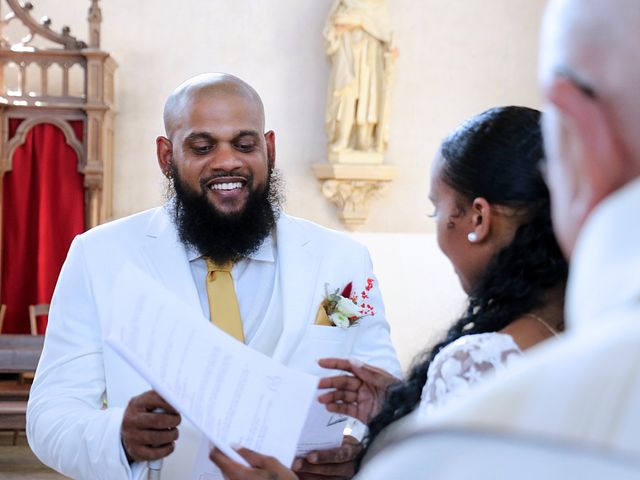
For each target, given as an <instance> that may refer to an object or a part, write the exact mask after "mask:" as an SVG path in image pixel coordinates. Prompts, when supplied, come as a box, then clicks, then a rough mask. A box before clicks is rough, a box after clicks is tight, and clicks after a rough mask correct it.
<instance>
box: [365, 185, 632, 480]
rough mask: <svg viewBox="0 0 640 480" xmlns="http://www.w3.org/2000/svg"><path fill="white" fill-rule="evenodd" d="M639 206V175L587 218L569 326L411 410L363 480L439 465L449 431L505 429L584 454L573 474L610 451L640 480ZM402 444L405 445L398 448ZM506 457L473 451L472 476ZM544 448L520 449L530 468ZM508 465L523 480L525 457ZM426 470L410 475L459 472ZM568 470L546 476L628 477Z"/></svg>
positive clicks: (453, 446) (489, 472) (490, 472)
mask: <svg viewBox="0 0 640 480" xmlns="http://www.w3.org/2000/svg"><path fill="white" fill-rule="evenodd" d="M639 209H640V179H638V180H635V181H634V182H632V183H630V184H629V185H627V186H626V187H624V188H622V189H621V190H619V191H618V192H616V193H614V194H613V195H611V196H609V197H608V198H607V199H605V200H604V201H603V202H601V204H600V205H598V206H597V207H596V209H595V210H594V211H593V212H592V213H591V215H590V216H589V218H588V219H587V221H586V223H585V225H584V227H583V229H582V231H581V233H580V235H579V238H578V242H577V244H576V248H575V251H574V253H573V257H572V259H571V267H570V275H569V283H568V286H567V297H566V323H567V329H568V330H567V332H565V333H564V334H563V335H561V336H560V337H557V338H555V339H552V340H549V341H547V342H544V343H543V344H541V345H540V346H538V347H535V348H534V349H531V350H529V351H528V352H527V357H526V360H523V361H522V362H521V363H520V364H519V365H517V366H514V368H512V369H509V370H507V371H505V372H503V373H502V374H501V375H499V376H498V377H497V378H495V379H494V380H492V381H489V382H487V383H485V384H483V385H479V386H478V388H477V389H475V390H474V391H473V392H470V393H469V396H468V397H466V398H463V399H454V400H453V401H451V402H450V404H449V405H447V406H445V407H443V408H442V409H439V410H437V411H435V412H433V414H432V415H428V416H425V417H424V418H420V415H417V414H414V415H411V416H409V417H407V418H406V419H403V420H402V421H400V422H398V423H397V425H393V426H391V427H390V428H389V429H387V430H388V431H387V432H386V435H383V436H381V442H376V443H379V444H378V445H374V448H373V449H372V450H377V451H378V452H379V455H378V456H376V455H375V454H374V455H372V456H371V457H370V458H371V462H370V463H371V466H370V467H368V468H367V469H366V470H367V471H365V472H363V474H364V473H366V475H364V476H363V477H362V478H366V479H374V480H375V479H378V478H380V479H381V478H388V477H384V475H383V474H384V472H385V470H384V469H376V468H375V467H376V465H385V464H386V465H393V464H395V465H398V466H399V465H402V466H403V467H402V468H403V469H410V468H411V467H412V466H413V467H415V468H416V469H417V468H418V467H420V468H422V467H424V466H426V465H429V464H430V463H431V462H433V463H434V464H435V462H439V461H440V460H441V459H442V458H443V454H442V452H441V451H439V450H438V449H429V448H428V446H429V445H430V444H431V443H433V442H436V443H437V442H438V439H437V437H438V436H441V435H445V434H446V431H450V430H451V429H455V430H461V431H463V432H465V431H466V432H478V431H480V432H484V433H486V434H488V435H490V436H491V435H495V434H497V435H506V436H507V437H513V438H514V442H517V439H518V438H521V437H526V438H534V439H535V441H536V442H542V443H545V442H548V443H549V444H550V445H551V448H552V446H553V445H557V444H561V445H563V446H564V447H566V448H568V449H570V450H572V451H573V452H577V453H576V454H575V455H573V454H568V455H567V457H566V460H568V461H570V462H574V463H573V464H572V466H573V467H575V468H576V469H577V470H576V471H579V468H580V467H581V466H587V465H588V464H589V463H588V461H587V460H581V459H584V458H586V457H588V458H592V459H594V461H595V459H603V458H604V457H603V455H610V456H613V457H615V458H609V459H607V458H604V460H603V462H604V463H607V462H608V463H609V466H611V469H612V470H611V471H612V472H613V471H614V470H615V469H616V468H617V466H620V465H621V464H620V463H619V462H618V460H620V459H622V460H620V461H621V462H622V464H623V466H621V467H620V468H623V469H625V471H628V469H632V470H633V471H634V472H635V474H636V475H637V476H638V478H640V442H638V437H639V435H640V368H638V365H640V242H639V241H638V238H640V222H639V221H638V218H639V217H638V210H639ZM443 432H445V433H443ZM434 437H435V439H434ZM401 444H402V445H404V448H403V449H400V448H397V449H394V448H393V446H394V445H397V446H398V447H400V445H401ZM499 444H500V442H496V445H499ZM447 445H448V447H447V448H449V449H450V450H451V453H452V455H450V456H449V458H450V459H451V462H453V461H461V460H465V459H466V458H467V457H468V455H467V454H468V451H469V448H473V447H472V443H470V442H456V441H455V440H452V441H449V442H448V443H447ZM479 448H480V447H479ZM461 449H462V450H461ZM392 450H393V451H394V452H395V453H393V454H392V453H391V451H392ZM412 452H413V453H412ZM416 452H420V455H417V453H416ZM454 452H455V453H456V454H455V455H453V453H454ZM527 452H528V453H527ZM372 453H375V452H372ZM508 453H509V452H508V450H507V449H502V448H499V447H498V446H496V448H494V449H493V450H491V449H488V448H483V455H482V456H474V458H476V460H477V461H475V462H474V463H473V464H472V467H473V470H472V471H473V472H474V475H473V478H474V479H489V478H491V479H493V478H498V477H496V476H495V470H494V469H493V468H494V466H495V465H496V464H499V463H500V459H501V458H502V459H504V458H505V454H506V455H507V456H508ZM539 454H540V453H539V450H538V449H536V448H533V447H531V448H527V447H526V446H523V447H522V449H521V451H520V453H519V455H520V456H521V457H520V458H523V459H525V460H527V462H528V463H527V464H531V463H535V459H536V458H540V459H542V458H543V457H536V455H539ZM436 457H437V458H436ZM532 460H533V461H532ZM389 462H391V463H389ZM504 462H505V464H506V460H504ZM576 462H577V463H576ZM580 462H584V463H580ZM508 463H509V464H510V465H512V468H513V470H512V473H513V474H514V475H515V477H513V478H520V477H519V476H518V472H519V471H520V470H518V469H517V465H518V462H508ZM522 465H523V467H525V468H526V464H525V463H523V464H522ZM605 467H606V466H605ZM603 468H604V467H603ZM587 470H588V469H587ZM416 471H417V470H416ZM421 471H424V474H420V475H417V476H414V477H413V478H438V479H440V478H443V479H444V478H460V477H458V476H455V475H453V474H451V475H449V474H446V472H445V474H442V475H440V476H436V475H435V474H434V475H431V474H430V473H429V470H428V469H424V468H423V470H421ZM451 471H453V469H452V470H451ZM603 471H604V470H603ZM563 472H564V473H563ZM571 472H572V471H571V470H563V471H558V472H557V473H558V475H555V474H553V475H549V476H545V477H544V478H629V477H623V476H621V477H598V476H596V477H594V476H593V474H591V475H589V476H586V477H581V476H578V477H576V476H572V473H571ZM387 473H388V470H387ZM549 473H552V472H549ZM592 473H593V472H592ZM456 475H457V474H456Z"/></svg>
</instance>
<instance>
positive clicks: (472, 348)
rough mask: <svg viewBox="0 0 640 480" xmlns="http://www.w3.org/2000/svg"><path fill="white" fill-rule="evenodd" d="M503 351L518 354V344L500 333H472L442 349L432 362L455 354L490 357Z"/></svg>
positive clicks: (505, 334) (510, 337) (509, 336)
mask: <svg viewBox="0 0 640 480" xmlns="http://www.w3.org/2000/svg"><path fill="white" fill-rule="evenodd" d="M504 351H516V352H520V347H518V344H517V343H516V341H515V340H514V339H513V337H512V336H511V335H509V334H507V333H501V332H488V333H473V334H469V335H463V336H462V337H460V338H458V339H457V340H455V341H453V342H451V343H450V344H449V345H447V346H446V347H444V348H443V349H442V350H440V352H439V353H438V355H436V358H435V359H434V361H435V360H436V359H437V358H438V357H439V356H442V357H446V356H447V355H452V354H455V353H456V352H459V353H466V354H469V355H471V354H476V355H477V354H478V353H482V354H485V355H489V356H490V355H493V354H496V353H499V352H504ZM476 355H474V356H476Z"/></svg>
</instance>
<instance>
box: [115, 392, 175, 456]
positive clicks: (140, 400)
mask: <svg viewBox="0 0 640 480" xmlns="http://www.w3.org/2000/svg"><path fill="white" fill-rule="evenodd" d="M156 409H162V410H163V411H162V412H154V410H156ZM179 424H180V414H179V413H178V412H176V411H175V409H174V408H173V407H172V406H171V405H169V404H168V403H167V402H165V401H164V399H163V398H162V397H161V396H160V395H158V394H157V393H156V392H154V391H153V390H149V391H148V392H145V393H143V394H141V395H138V396H137V397H133V398H132V399H131V400H129V404H128V405H127V408H126V409H125V411H124V416H123V418H122V430H121V432H120V438H121V440H122V446H123V447H124V451H125V453H126V454H127V460H129V462H141V461H145V460H157V459H159V458H164V457H166V456H167V455H169V454H170V453H171V452H173V449H174V447H175V441H176V440H177V438H178V429H177V426H178V425H179Z"/></svg>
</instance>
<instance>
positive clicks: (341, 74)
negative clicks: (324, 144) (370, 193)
mask: <svg viewBox="0 0 640 480" xmlns="http://www.w3.org/2000/svg"><path fill="white" fill-rule="evenodd" d="M324 36H325V39H326V48H327V54H328V55H329V56H330V57H331V63H332V70H331V78H330V80H329V94H328V99H327V111H326V126H327V135H328V140H329V152H330V156H331V157H333V160H332V161H333V162H338V163H341V161H340V159H339V158H338V157H340V156H341V154H343V155H342V156H344V157H345V158H346V157H350V158H352V157H353V154H352V153H350V152H354V151H355V152H356V153H358V152H371V153H373V154H377V155H373V157H379V159H380V160H379V162H380V163H381V162H382V153H383V152H384V151H385V150H386V145H387V123H388V118H389V93H390V84H391V81H392V76H393V68H394V64H395V59H396V58H397V49H396V48H395V47H394V46H393V41H392V31H391V26H390V22H389V12H388V8H387V2H386V0H336V1H335V3H334V5H333V6H332V8H331V11H330V12H329V17H328V19H327V24H326V26H325V29H324ZM364 157H368V158H371V157H372V155H365V156H364ZM364 157H363V158H364ZM336 158H338V160H336ZM347 162H349V160H347ZM356 162H357V163H360V161H358V160H356ZM364 163H369V162H368V161H364Z"/></svg>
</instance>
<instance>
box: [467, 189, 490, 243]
mask: <svg viewBox="0 0 640 480" xmlns="http://www.w3.org/2000/svg"><path fill="white" fill-rule="evenodd" d="M469 233H474V234H475V237H474V238H475V240H474V243H480V242H482V241H484V240H487V238H488V237H489V234H490V233H491V204H490V203H489V202H487V199H486V198H483V197H478V198H475V199H474V200H473V202H472V203H471V229H470V230H469Z"/></svg>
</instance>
